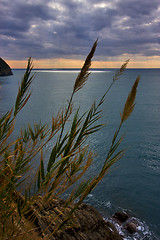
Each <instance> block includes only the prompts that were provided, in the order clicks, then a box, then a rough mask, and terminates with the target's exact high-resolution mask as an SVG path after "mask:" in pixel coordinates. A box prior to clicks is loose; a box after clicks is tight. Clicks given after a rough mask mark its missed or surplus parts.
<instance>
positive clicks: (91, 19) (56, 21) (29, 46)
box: [0, 0, 160, 60]
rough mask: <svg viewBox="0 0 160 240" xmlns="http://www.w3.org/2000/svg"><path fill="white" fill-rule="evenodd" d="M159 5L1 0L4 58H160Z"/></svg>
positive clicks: (119, 0)
mask: <svg viewBox="0 0 160 240" xmlns="http://www.w3.org/2000/svg"><path fill="white" fill-rule="evenodd" d="M159 29H160V1H159V0H152V1H151V0H107V1H100V0H46V1H43V0H28V1H26V0H21V1H19V0H13V1H10V0H1V1H0V56H1V57H3V58H5V59H10V60H12V59H25V58H28V57H29V56H32V57H34V58H37V59H43V58H79V59H81V58H82V57H84V56H86V54H87V53H88V51H89V50H90V48H91V46H92V44H93V42H94V41H95V40H96V39H97V38H98V39H99V42H100V44H99V47H98V49H97V51H96V58H95V59H97V60H107V59H109V58H110V57H114V56H120V55H122V54H138V55H142V56H153V55H160V30H159Z"/></svg>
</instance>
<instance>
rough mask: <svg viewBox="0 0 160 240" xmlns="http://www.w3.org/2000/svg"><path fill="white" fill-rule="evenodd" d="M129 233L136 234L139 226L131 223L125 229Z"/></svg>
mask: <svg viewBox="0 0 160 240" xmlns="http://www.w3.org/2000/svg"><path fill="white" fill-rule="evenodd" d="M124 228H125V229H126V230H127V231H128V232H129V233H132V234H133V233H135V232H136V231H137V224H136V223H134V222H129V223H127V224H126V225H125V227H124Z"/></svg>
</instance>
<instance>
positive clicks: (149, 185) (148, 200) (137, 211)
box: [0, 69, 160, 240]
mask: <svg viewBox="0 0 160 240" xmlns="http://www.w3.org/2000/svg"><path fill="white" fill-rule="evenodd" d="M115 71H116V69H93V70H92V71H91V74H90V75H89V78H88V80H87V83H86V84H85V86H84V87H83V88H82V89H80V90H79V91H78V92H77V93H75V95H74V99H73V103H74V105H73V112H74V111H76V109H77V108H80V114H81V113H84V112H85V111H87V110H89V108H90V106H91V105H92V103H93V102H94V101H95V102H96V103H98V102H99V100H100V98H101V97H102V96H103V94H104V93H105V91H106V90H107V88H108V87H109V86H110V84H111V82H112V80H113V76H114V74H115ZM33 73H34V74H35V79H34V81H33V83H32V85H31V92H32V95H31V98H30V99H29V101H28V103H27V105H26V106H25V108H24V109H23V110H22V111H21V112H20V113H19V115H18V117H17V121H16V126H15V132H14V136H15V137H16V136H17V135H18V134H19V129H20V128H21V127H22V128H23V127H24V126H26V125H27V124H28V123H31V125H32V124H34V123H35V122H39V121H41V122H42V123H47V124H48V125H49V126H50V125H51V122H52V115H53V116H55V115H56V114H57V112H58V110H59V109H63V108H64V107H65V106H66V102H67V100H68V99H69V98H70V96H71V93H72V89H73V85H74V82H75V79H76V77H77V75H78V73H79V69H35V70H33ZM13 74H14V75H12V76H8V77H1V78H0V116H2V115H3V114H5V113H6V112H7V111H8V110H9V109H11V108H12V107H13V105H14V101H15V98H16V94H17V91H18V86H19V84H20V81H21V79H22V76H23V74H24V70H23V69H16V70H13ZM138 75H140V83H139V86H138V91H137V97H136V105H135V108H134V111H133V113H132V115H131V116H130V117H129V119H127V121H126V122H125V123H124V125H123V126H122V128H121V131H120V136H122V135H123V134H124V139H123V142H122V143H121V145H120V149H123V148H125V149H126V151H125V154H124V156H123V158H121V159H120V160H119V161H118V162H117V163H116V164H114V165H113V166H112V167H111V169H110V170H109V171H108V173H107V174H106V176H105V177H104V178H103V180H102V181H101V182H100V183H99V185H98V186H97V187H96V188H95V189H94V190H93V192H91V193H90V194H89V195H88V197H87V198H86V202H87V203H89V204H91V205H93V206H94V207H96V208H97V210H98V211H99V212H101V214H102V215H103V217H104V219H106V220H109V221H112V219H111V218H110V216H111V215H112V214H114V213H115V212H117V211H125V212H127V213H129V215H130V216H132V218H133V219H135V220H136V221H137V222H138V228H137V232H136V233H135V234H132V235H131V234H129V233H127V231H125V230H124V229H123V228H122V227H121V226H119V225H116V227H117V229H118V231H119V232H120V233H121V234H122V235H123V236H124V239H128V240H129V239H133V240H157V239H160V69H127V70H126V71H125V72H124V74H123V75H122V76H121V77H120V79H119V80H117V81H115V82H114V84H113V86H112V88H111V89H110V91H109V93H108V95H107V96H106V98H105V101H104V103H103V105H102V106H101V110H102V117H101V119H100V120H99V122H100V123H103V124H104V127H103V129H101V130H100V131H98V132H96V133H94V134H93V135H92V136H90V137H89V138H88V140H87V144H89V148H90V149H91V150H92V151H93V152H94V153H95V157H94V160H93V163H92V166H91V168H90V170H89V171H88V172H87V174H88V176H90V177H94V176H96V175H97V174H98V172H99V171H100V169H101V167H102V165H103V162H104V161H105V157H106V156H107V151H108V149H109V147H110V145H111V141H112V137H113V135H114V132H115V131H116V129H117V127H118V125H119V123H120V112H122V111H123V107H124V104H125V101H126V99H127V96H128V94H129V92H130V90H131V87H132V85H133V83H134V81H135V79H136V78H137V76H138ZM52 145H53V144H52V143H48V145H47V146H46V152H50V151H51V149H52ZM46 156H47V153H46ZM46 161H47V157H46Z"/></svg>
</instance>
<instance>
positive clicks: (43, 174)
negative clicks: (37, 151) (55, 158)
mask: <svg viewBox="0 0 160 240" xmlns="http://www.w3.org/2000/svg"><path fill="white" fill-rule="evenodd" d="M41 177H42V180H43V181H44V180H45V173H44V163H43V159H41Z"/></svg>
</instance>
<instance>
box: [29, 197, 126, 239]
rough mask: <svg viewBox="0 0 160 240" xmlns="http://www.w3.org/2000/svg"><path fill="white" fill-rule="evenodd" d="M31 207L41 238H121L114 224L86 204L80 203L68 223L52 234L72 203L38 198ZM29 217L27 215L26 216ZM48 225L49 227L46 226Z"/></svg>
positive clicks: (34, 222)
mask: <svg viewBox="0 0 160 240" xmlns="http://www.w3.org/2000/svg"><path fill="white" fill-rule="evenodd" d="M33 206H34V207H33V208H32V209H31V212H30V213H31V214H32V216H34V221H33V224H35V227H36V228H38V233H39V235H40V236H41V237H42V238H44V239H45V238H46V237H47V236H50V239H51V240H60V239H61V240H65V239H66V240H122V239H123V238H122V237H121V236H120V235H119V233H118V231H117V230H116V228H115V226H114V225H113V224H112V223H110V222H106V221H104V219H103V217H102V216H101V214H100V213H99V212H98V211H97V210H96V209H95V208H93V207H92V206H90V205H88V204H84V203H83V204H81V205H80V206H79V207H78V209H76V210H75V212H74V214H73V219H72V220H69V225H68V224H67V226H65V227H64V228H63V229H61V230H59V231H58V232H56V233H55V234H54V235H52V232H53V230H54V229H55V227H56V226H58V225H59V224H61V223H62V221H63V220H64V219H65V218H66V216H67V215H66V214H67V213H68V212H70V210H71V209H72V207H73V205H70V206H68V207H67V208H64V206H65V202H64V201H62V200H60V199H52V200H49V201H48V202H45V203H44V202H43V199H42V198H40V197H39V198H38V199H37V201H36V204H34V205H33ZM28 217H29V216H28ZM48 226H49V227H48Z"/></svg>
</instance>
